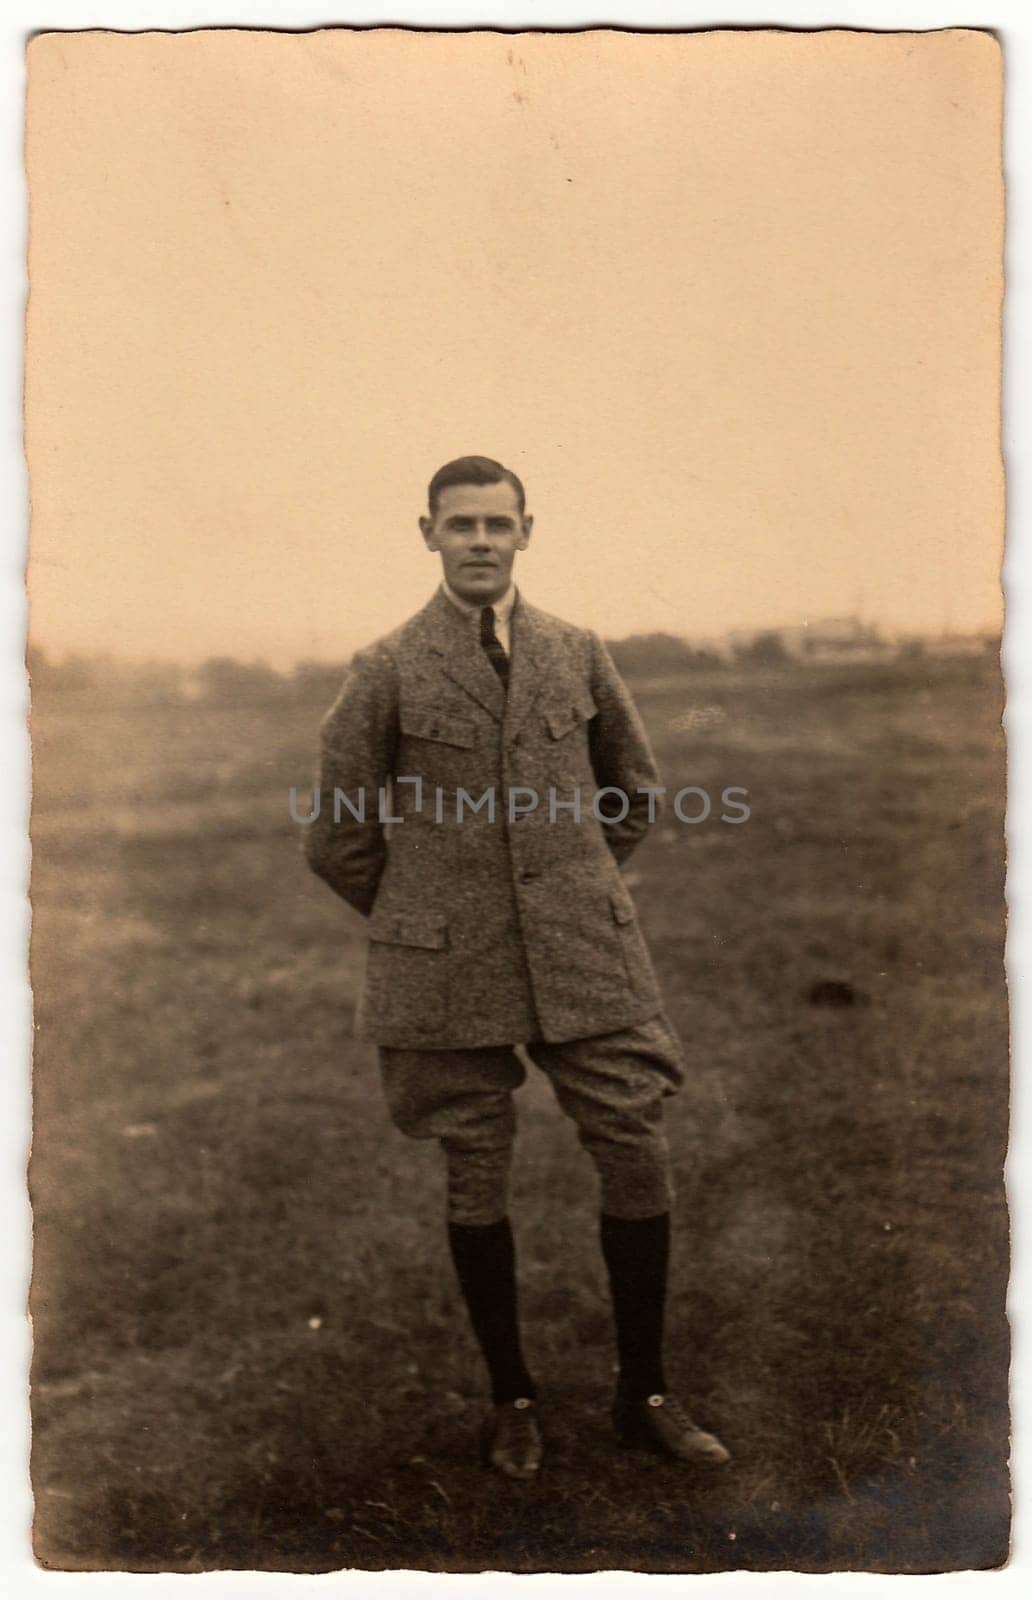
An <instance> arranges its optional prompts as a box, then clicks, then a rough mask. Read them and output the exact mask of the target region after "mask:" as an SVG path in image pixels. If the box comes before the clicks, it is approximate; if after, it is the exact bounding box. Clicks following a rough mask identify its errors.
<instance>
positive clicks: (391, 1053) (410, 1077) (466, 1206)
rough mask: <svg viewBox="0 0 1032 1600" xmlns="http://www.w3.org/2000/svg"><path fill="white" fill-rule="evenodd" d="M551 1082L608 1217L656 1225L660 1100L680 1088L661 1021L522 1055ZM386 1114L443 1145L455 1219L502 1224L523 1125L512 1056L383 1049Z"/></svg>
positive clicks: (533, 1045) (662, 1154) (665, 1177)
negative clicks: (516, 1143)
mask: <svg viewBox="0 0 1032 1600" xmlns="http://www.w3.org/2000/svg"><path fill="white" fill-rule="evenodd" d="M524 1048H525V1049H526V1051H527V1054H528V1055H529V1056H530V1058H531V1059H532V1060H533V1061H534V1063H535V1064H536V1065H537V1066H538V1067H540V1068H541V1070H542V1071H543V1072H544V1073H545V1074H546V1075H547V1076H548V1078H549V1079H550V1081H551V1084H552V1087H553V1089H554V1090H555V1095H556V1099H557V1100H558V1102H559V1104H560V1106H561V1107H562V1109H563V1111H564V1112H565V1113H566V1115H567V1116H569V1117H571V1118H572V1119H573V1121H574V1122H575V1123H576V1125H577V1133H578V1136H579V1138H580V1141H581V1143H582V1144H583V1146H584V1148H585V1149H586V1150H587V1151H588V1153H589V1155H590V1156H591V1157H592V1160H593V1161H594V1163H595V1166H596V1167H597V1169H598V1174H599V1180H600V1183H601V1204H602V1210H603V1211H605V1212H607V1213H608V1214H609V1215H611V1216H614V1217H627V1218H634V1217H649V1216H655V1215H656V1214H657V1213H659V1212H662V1211H666V1210H668V1209H669V1206H670V1200H671V1194H672V1190H671V1179H670V1159H669V1154H668V1151H667V1143H666V1138H665V1135H664V1132H663V1105H662V1103H663V1099H664V1097H665V1096H666V1095H670V1094H673V1093H674V1092H675V1091H676V1090H677V1089H678V1088H679V1087H680V1085H681V1083H682V1082H683V1079H684V1066H683V1061H682V1057H681V1049H680V1045H679V1044H678V1042H677V1038H676V1036H675V1034H674V1032H673V1029H672V1028H671V1027H670V1024H669V1023H668V1022H667V1020H666V1018H665V1016H664V1015H663V1014H662V1013H661V1012H660V1013H657V1015H656V1016H654V1017H651V1018H649V1020H648V1021H647V1022H641V1023H638V1024H636V1025H635V1026H634V1027H630V1028H624V1029H621V1030H620V1032H618V1033H607V1034H601V1035H599V1036H597V1037H595V1038H588V1039H574V1040H570V1041H567V1042H565V1043H562V1044H546V1043H544V1042H543V1041H541V1040H534V1041H533V1042H528V1043H527V1044H526V1045H525V1047H524ZM380 1063H381V1068H382V1072H383V1082H384V1089H385V1092H386V1095H387V1103H388V1106H389V1107H390V1112H391V1116H392V1118H393V1120H394V1123H395V1125H396V1126H397V1127H398V1128H400V1129H401V1131H402V1133H406V1134H408V1135H409V1136H410V1137H411V1138H413V1139H439V1140H440V1141H441V1145H442V1148H443V1149H444V1152H445V1155H446V1158H447V1163H448V1216H449V1218H450V1220H451V1221H453V1222H462V1223H468V1224H476V1223H489V1222H496V1221H497V1220H498V1219H499V1218H501V1217H503V1216H504V1215H505V1212H506V1208H507V1203H508V1183H509V1169H510V1165H511V1161H512V1146H513V1137H514V1134H515V1130H516V1117H515V1110H514V1106H513V1098H512V1096H513V1090H514V1089H517V1088H519V1086H520V1084H521V1083H522V1082H523V1081H524V1078H525V1077H526V1073H525V1071H524V1067H523V1063H522V1062H521V1060H520V1058H519V1056H518V1055H517V1054H516V1052H515V1050H514V1049H513V1048H511V1047H510V1046H500V1047H498V1048H491V1049H481V1050H396V1049H394V1048H389V1047H387V1046H381V1048H380Z"/></svg>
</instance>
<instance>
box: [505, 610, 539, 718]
mask: <svg viewBox="0 0 1032 1600" xmlns="http://www.w3.org/2000/svg"><path fill="white" fill-rule="evenodd" d="M548 665H549V648H548V640H547V637H546V635H545V632H544V630H543V629H542V628H541V626H540V624H539V622H538V614H537V612H536V611H535V610H534V608H533V606H528V605H527V603H526V601H525V600H524V599H523V598H522V596H519V597H518V598H517V601H516V606H515V609H514V610H513V614H512V658H511V664H510V667H509V693H508V696H507V699H506V705H505V732H506V734H507V735H511V734H513V733H515V732H516V731H517V729H518V728H520V727H522V725H523V723H524V722H525V721H526V720H527V717H528V715H529V713H530V710H531V707H532V706H533V704H534V702H535V700H536V699H537V697H538V694H539V692H540V690H541V687H542V685H543V684H544V683H545V682H546V681H547V677H548Z"/></svg>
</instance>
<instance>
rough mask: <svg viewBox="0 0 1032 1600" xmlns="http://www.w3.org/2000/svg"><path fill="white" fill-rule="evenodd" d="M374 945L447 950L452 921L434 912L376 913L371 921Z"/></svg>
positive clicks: (370, 927)
mask: <svg viewBox="0 0 1032 1600" xmlns="http://www.w3.org/2000/svg"><path fill="white" fill-rule="evenodd" d="M368 932H369V938H370V941H371V942H372V943H373V944H404V945H409V946H411V947H414V948H415V949H417V950H443V949H444V948H445V946H446V945H447V943H448V919H447V917H444V916H442V915H440V913H438V912H434V911H392V912H380V913H377V912H376V911H374V912H373V914H372V916H371V917H370V919H369V929H368Z"/></svg>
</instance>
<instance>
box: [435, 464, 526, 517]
mask: <svg viewBox="0 0 1032 1600" xmlns="http://www.w3.org/2000/svg"><path fill="white" fill-rule="evenodd" d="M458 483H511V484H512V487H513V489H514V490H515V491H516V499H517V502H518V504H519V508H520V516H521V517H522V516H523V514H524V512H525V510H526V507H527V496H526V494H525V493H524V491H523V485H522V483H521V482H520V480H519V478H517V476H516V474H515V472H510V471H509V469H508V467H503V466H502V464H501V462H500V461H492V460H491V458H490V456H459V457H458V459H457V460H455V461H449V462H447V463H446V464H445V465H444V466H443V467H438V469H437V471H436V472H435V473H434V475H433V477H432V478H431V479H430V488H429V489H428V490H427V499H428V501H429V503H430V515H431V516H432V517H436V515H437V507H438V503H439V501H440V498H441V494H442V492H443V491H444V490H445V489H454V487H455V485H456V484H458Z"/></svg>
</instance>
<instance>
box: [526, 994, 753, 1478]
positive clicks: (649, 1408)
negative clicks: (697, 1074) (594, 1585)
mask: <svg viewBox="0 0 1032 1600" xmlns="http://www.w3.org/2000/svg"><path fill="white" fill-rule="evenodd" d="M527 1049H528V1052H529V1054H530V1055H531V1057H532V1059H533V1060H534V1061H535V1062H536V1063H537V1064H538V1066H540V1067H541V1068H542V1070H543V1071H544V1072H546V1073H547V1074H548V1076H549V1078H550V1079H551V1081H552V1085H553V1088H554V1089H555V1093H556V1098H557V1099H558V1101H559V1104H560V1105H561V1107H562V1109H563V1110H564V1111H565V1112H566V1114H567V1115H568V1116H570V1117H572V1118H573V1120H574V1121H575V1122H576V1124H577V1132H578V1136H579V1138H580V1140H581V1143H582V1144H583V1145H584V1147H585V1149H586V1150H587V1151H588V1153H589V1154H590V1155H591V1157H592V1159H593V1160H594V1162H595V1166H596V1168H597V1169H598V1174H599V1179H600V1185H601V1217H600V1236H601V1244H602V1252H603V1256H604V1259H605V1263H606V1270H607V1272H608V1276H609V1284H610V1290H611V1293H612V1300H613V1317H614V1322H615V1324H616V1344H617V1353H618V1358H619V1363H620V1377H619V1383H618V1387H617V1396H616V1404H615V1406H614V1421H615V1422H616V1425H617V1428H618V1431H619V1432H620V1433H621V1436H622V1437H623V1438H624V1439H625V1440H626V1442H629V1443H640V1444H644V1445H647V1446H648V1447H649V1448H655V1449H661V1450H665V1451H668V1452H669V1453H671V1454H674V1455H678V1456H680V1457H682V1458H683V1459H685V1460H693V1461H712V1462H718V1461H724V1460H726V1459H727V1452H726V1451H725V1450H724V1448H723V1446H722V1445H721V1444H720V1443H719V1441H717V1440H716V1439H714V1438H713V1437H712V1435H710V1434H705V1433H703V1432H702V1430H701V1429H699V1428H697V1427H696V1426H695V1424H694V1423H693V1422H692V1421H691V1419H690V1418H689V1417H687V1416H686V1415H685V1414H684V1412H683V1411H681V1408H680V1407H679V1405H678V1404H677V1402H676V1401H675V1400H674V1399H673V1397H672V1396H670V1395H669V1394H668V1391H667V1383H666V1375H665V1373H664V1370H663V1317H664V1309H665V1302H666V1285H667V1272H668V1265H669V1256H670V1204H671V1199H672V1192H673V1191H672V1183H671V1175H670V1158H669V1152H668V1149H667V1142H666V1137H665V1134H664V1132H663V1125H662V1119H663V1099H664V1097H665V1096H666V1095H669V1094H673V1093H674V1092H675V1091H676V1090H677V1089H678V1088H679V1087H680V1085H681V1083H682V1082H683V1079H684V1065H683V1061H682V1057H681V1050H680V1046H679V1044H678V1042H677V1038H676V1036H675V1034H674V1032H673V1030H672V1028H671V1027H670V1024H669V1023H668V1022H667V1020H666V1018H665V1017H664V1016H663V1015H662V1013H660V1014H659V1015H657V1016H655V1017H652V1018H650V1019H649V1020H648V1021H647V1022H643V1023H639V1024H637V1025H636V1026H634V1027H631V1028H626V1029H623V1030H621V1031H620V1032H618V1033H612V1034H603V1035H600V1036H599V1037H597V1038H593V1039H577V1040H573V1041H571V1042H568V1043H564V1044H537V1043H535V1044H531V1045H528V1047H527Z"/></svg>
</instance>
